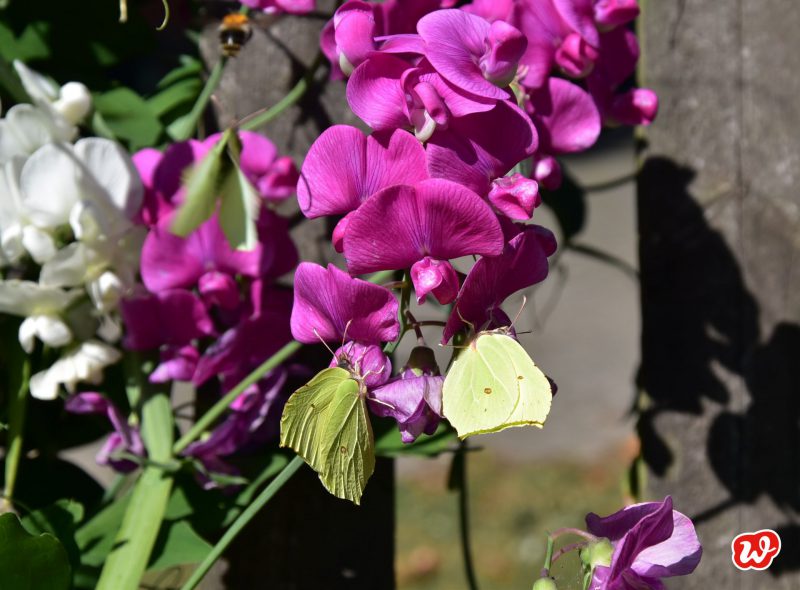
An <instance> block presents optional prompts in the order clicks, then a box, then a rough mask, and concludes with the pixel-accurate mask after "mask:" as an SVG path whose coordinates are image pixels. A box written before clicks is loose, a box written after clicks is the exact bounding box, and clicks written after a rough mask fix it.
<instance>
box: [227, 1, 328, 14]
mask: <svg viewBox="0 0 800 590" xmlns="http://www.w3.org/2000/svg"><path fill="white" fill-rule="evenodd" d="M242 4H244V5H246V6H249V7H250V8H253V9H255V10H263V11H264V12H266V13H268V14H276V13H277V14H279V13H282V12H288V13H289V14H307V13H309V12H311V11H312V10H314V8H316V4H317V3H316V0H242Z"/></svg>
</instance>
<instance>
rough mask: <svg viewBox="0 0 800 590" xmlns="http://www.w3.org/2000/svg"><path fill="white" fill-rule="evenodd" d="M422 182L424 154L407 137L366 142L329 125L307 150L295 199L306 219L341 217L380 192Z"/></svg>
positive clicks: (374, 138) (370, 138) (385, 134)
mask: <svg viewBox="0 0 800 590" xmlns="http://www.w3.org/2000/svg"><path fill="white" fill-rule="evenodd" d="M427 177H428V173H427V171H426V169H425V150H424V149H423V147H422V146H421V145H420V143H419V142H418V141H417V140H416V139H414V136H413V135H411V134H410V133H406V132H405V131H400V130H398V131H395V132H393V133H389V132H378V133H374V134H372V135H370V136H368V137H367V136H365V135H364V134H363V133H362V132H361V131H360V130H358V129H356V128H355V127H349V126H347V125H334V126H333V127H330V128H328V129H326V130H325V131H324V132H323V133H322V135H320V136H319V137H318V138H317V140H316V141H315V142H314V144H313V145H312V146H311V149H309V150H308V155H307V156H306V159H305V162H303V167H302V170H301V172H300V180H299V181H298V183H297V200H298V202H299V204H300V209H301V210H302V211H303V214H304V215H305V216H306V217H320V216H322V215H338V214H345V213H349V212H350V211H352V210H354V209H356V208H357V207H358V206H359V205H360V204H361V203H362V201H364V200H366V199H367V198H368V197H369V196H371V195H372V194H374V193H375V192H377V191H379V190H381V189H382V188H385V187H387V186H392V185H395V184H413V183H415V182H418V181H420V180H423V179H425V178H427Z"/></svg>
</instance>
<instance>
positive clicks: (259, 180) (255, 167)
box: [204, 131, 299, 202]
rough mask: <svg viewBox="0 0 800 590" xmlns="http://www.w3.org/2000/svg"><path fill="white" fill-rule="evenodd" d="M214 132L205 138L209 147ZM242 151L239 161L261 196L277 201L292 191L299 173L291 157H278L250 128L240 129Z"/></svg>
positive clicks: (261, 136) (215, 138) (274, 150)
mask: <svg viewBox="0 0 800 590" xmlns="http://www.w3.org/2000/svg"><path fill="white" fill-rule="evenodd" d="M220 136H221V134H219V133H216V134H214V135H211V136H209V137H208V138H207V139H206V140H205V142H204V143H205V144H206V145H207V146H208V147H209V149H210V148H211V147H212V146H213V145H214V144H216V143H217V141H219V137H220ZM239 139H240V140H241V142H242V153H241V156H240V160H239V164H240V166H241V167H242V172H243V173H244V175H245V176H246V177H247V180H249V181H250V183H251V184H252V185H253V186H254V187H255V189H256V190H257V191H258V193H259V194H260V195H261V196H262V197H264V199H265V200H267V201H271V202H280V201H283V200H284V199H286V198H288V197H290V196H291V195H293V194H294V191H295V187H296V186H297V179H298V177H299V173H298V172H297V167H296V166H295V165H294V162H293V161H292V159H291V158H290V157H288V156H283V157H279V156H278V149H277V148H276V147H275V144H273V143H272V142H271V141H270V140H269V139H267V138H266V137H264V136H263V135H261V134H259V133H254V132H252V131H240V132H239Z"/></svg>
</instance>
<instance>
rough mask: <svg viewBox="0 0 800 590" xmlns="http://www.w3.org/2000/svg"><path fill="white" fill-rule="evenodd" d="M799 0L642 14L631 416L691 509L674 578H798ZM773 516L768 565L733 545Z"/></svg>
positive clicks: (664, 485) (654, 465) (678, 499)
mask: <svg viewBox="0 0 800 590" xmlns="http://www.w3.org/2000/svg"><path fill="white" fill-rule="evenodd" d="M798 26H800V4H798V3H797V2H792V1H785V0H784V1H780V0H718V1H715V2H704V1H702V0H660V1H658V2H648V3H647V6H646V10H645V16H644V20H643V30H644V39H645V43H644V55H645V61H646V67H645V70H644V72H645V78H646V79H645V82H646V83H647V84H648V85H649V86H651V87H653V88H654V89H655V90H656V91H658V93H659V95H660V97H661V101H662V103H661V104H662V109H661V114H660V116H659V119H658V121H657V123H656V124H655V125H654V126H653V127H652V128H651V129H649V130H648V132H647V134H646V138H647V142H648V144H649V147H648V148H647V150H646V152H645V156H646V159H645V161H644V166H643V171H642V174H641V183H640V188H639V211H640V218H639V230H640V235H641V242H640V256H641V269H642V309H643V336H642V360H643V365H642V371H641V374H640V377H641V379H640V381H641V385H642V387H643V389H644V390H645V391H646V393H647V399H648V401H647V403H648V406H649V407H648V409H647V410H646V411H645V412H644V414H643V415H642V419H641V421H640V427H641V430H642V432H643V434H644V435H645V438H644V443H645V447H644V448H645V454H646V457H647V459H648V462H649V464H650V467H651V473H652V478H651V486H650V492H651V494H652V495H654V496H662V495H664V494H667V493H670V494H672V495H673V497H674V499H675V503H676V505H677V506H678V507H679V508H680V509H681V510H682V511H684V512H686V513H687V514H689V515H692V516H697V517H699V518H698V523H699V524H698V531H699V533H700V536H701V539H702V541H703V543H704V546H705V554H704V557H703V561H702V562H701V565H700V567H699V568H698V570H697V573H696V574H695V575H693V576H691V577H689V578H686V579H684V580H680V581H676V582H675V584H674V587H675V588H726V589H727V588H731V589H734V590H737V589H748V590H760V589H762V588H763V589H767V588H769V589H790V588H798V587H800V575H798V569H800V526H799V525H798V522H799V520H798V513H797V511H798V510H799V509H800V473H798V470H799V469H800V463H798V450H799V449H800V436H799V435H798V421H799V420H798V419H799V417H800V414H799V413H798V407H799V406H798V397H797V396H798V393H800V390H799V389H798V383H800V374H798V369H797V358H798V355H800V328H798V326H797V320H798V313H797V312H798V298H797V296H796V295H795V294H794V292H793V286H794V285H795V284H796V280H797V279H796V272H795V270H794V269H795V266H796V263H795V259H796V254H797V253H798V248H800V243H798V232H797V229H798V222H800V209H798V203H799V202H800V195H798V191H797V188H796V180H797V174H798V173H797V159H798V153H800V139H798V129H800V108H799V107H798V102H797V99H796V97H797V96H798V93H800V80H798V78H797V77H796V76H793V75H790V74H789V73H790V72H793V71H796V69H797V66H798V61H799V58H798V55H799V54H800V51H799V50H800V37H798V36H797V34H796V31H797V29H798ZM761 528H773V529H777V530H778V531H779V532H780V533H781V534H782V537H783V549H782V553H781V555H780V556H779V557H778V559H777V560H776V562H775V564H774V565H773V568H772V570H771V572H769V573H754V572H748V573H746V574H743V573H741V572H739V571H738V570H736V569H735V568H734V567H733V565H732V564H731V561H730V542H731V540H732V538H733V537H734V536H735V535H736V534H737V533H739V532H742V531H753V530H758V529H761Z"/></svg>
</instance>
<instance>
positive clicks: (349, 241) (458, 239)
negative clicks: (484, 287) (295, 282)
mask: <svg viewBox="0 0 800 590" xmlns="http://www.w3.org/2000/svg"><path fill="white" fill-rule="evenodd" d="M378 220H379V221H378ZM503 243H504V241H503V232H502V230H501V229H500V224H499V223H498V221H497V216H496V215H495V214H494V213H493V212H492V210H491V208H490V207H489V206H488V205H487V204H486V202H485V201H484V200H483V199H481V198H480V197H479V196H478V195H476V194H475V193H473V192H472V191H470V190H469V189H466V188H464V187H463V186H460V185H458V184H456V183H454V182H450V181H447V180H441V179H430V180H424V181H422V182H419V183H417V184H416V185H414V186H409V185H397V186H392V187H389V188H387V189H384V190H382V191H381V192H379V193H376V194H374V195H373V196H372V197H370V198H369V199H367V201H365V202H364V204H363V205H361V207H359V209H358V210H357V211H356V212H355V213H354V214H353V215H352V217H351V218H350V222H349V224H348V226H347V233H346V234H345V237H344V255H345V258H346V259H347V268H348V269H349V270H350V273H351V274H354V275H356V274H364V273H368V272H374V271H378V270H391V269H405V268H410V267H411V266H412V265H413V264H414V263H415V262H417V261H420V260H422V259H423V258H426V257H428V258H431V259H435V260H441V261H446V260H450V259H453V258H458V257H460V256H466V255H469V254H477V255H484V256H495V255H497V254H500V253H501V252H502V251H503Z"/></svg>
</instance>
